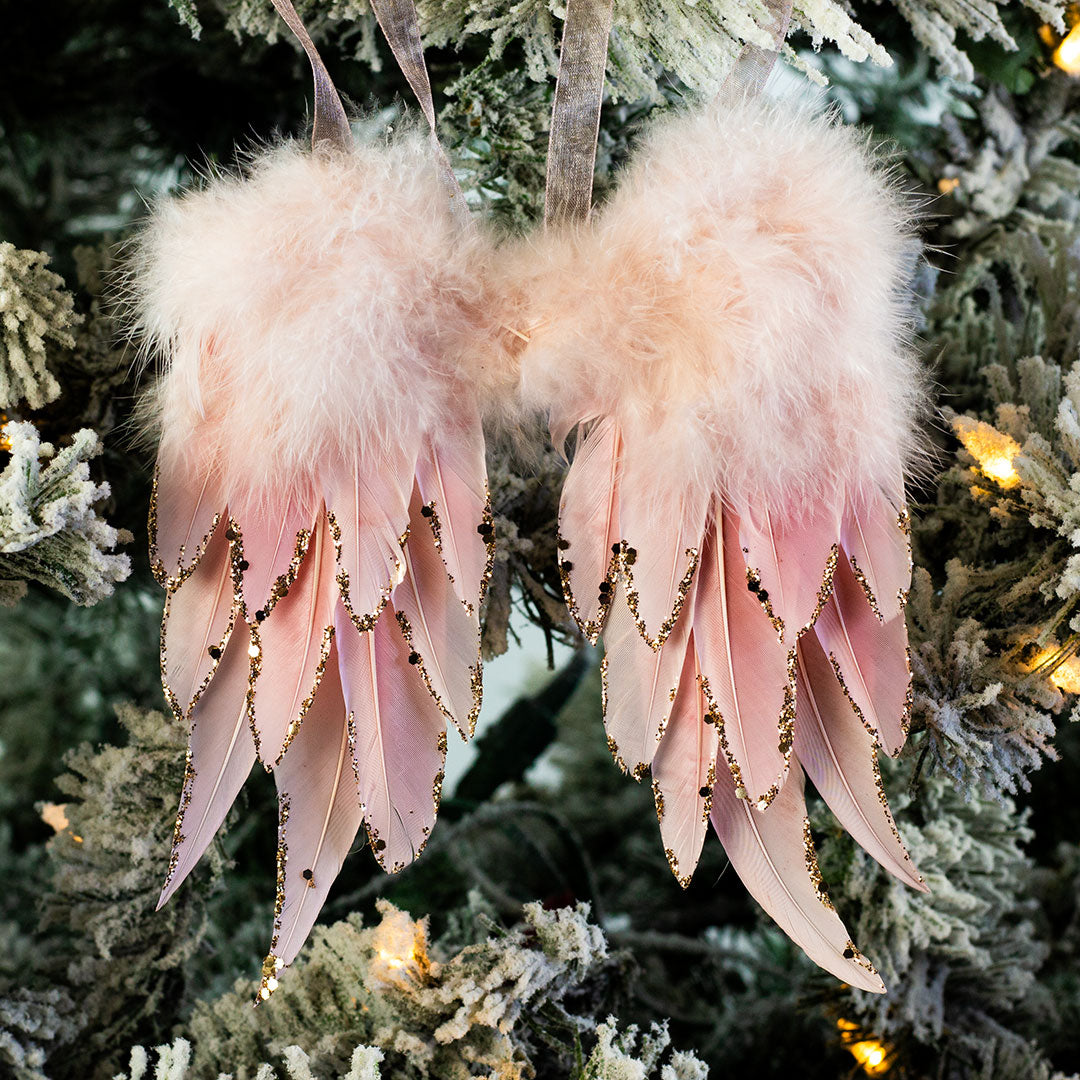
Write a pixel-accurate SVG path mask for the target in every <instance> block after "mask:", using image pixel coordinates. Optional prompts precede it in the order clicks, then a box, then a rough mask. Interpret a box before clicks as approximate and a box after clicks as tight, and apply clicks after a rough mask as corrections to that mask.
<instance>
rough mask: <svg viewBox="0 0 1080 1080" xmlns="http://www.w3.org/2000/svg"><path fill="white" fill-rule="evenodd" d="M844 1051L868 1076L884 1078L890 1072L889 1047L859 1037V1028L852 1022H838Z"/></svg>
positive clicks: (876, 1041) (874, 1040)
mask: <svg viewBox="0 0 1080 1080" xmlns="http://www.w3.org/2000/svg"><path fill="white" fill-rule="evenodd" d="M836 1026H837V1027H838V1028H839V1029H840V1032H841V1034H842V1039H843V1043H844V1049H845V1050H847V1051H848V1053H849V1054H851V1056H852V1057H853V1058H854V1059H855V1060H856V1061H857V1062H858V1063H859V1065H860V1066H861V1067H862V1070H863V1072H864V1073H866V1075H867V1076H883V1075H884V1074H885V1073H887V1072H888V1071H889V1047H888V1046H886V1045H885V1044H884V1043H883V1042H879V1041H878V1040H877V1039H873V1038H870V1039H860V1038H858V1037H857V1035H858V1031H859V1027H858V1025H857V1024H853V1023H852V1022H851V1021H850V1020H838V1021H837V1022H836Z"/></svg>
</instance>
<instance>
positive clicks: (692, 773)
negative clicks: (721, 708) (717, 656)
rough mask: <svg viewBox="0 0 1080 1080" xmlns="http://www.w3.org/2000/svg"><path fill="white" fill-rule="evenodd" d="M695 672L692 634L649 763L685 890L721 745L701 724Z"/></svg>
mask: <svg viewBox="0 0 1080 1080" xmlns="http://www.w3.org/2000/svg"><path fill="white" fill-rule="evenodd" d="M699 676H700V672H699V671H698V665H697V655H696V652H695V649H694V638H693V634H692V633H691V634H690V639H689V642H688V646H687V649H686V659H685V662H684V664H683V670H682V675H681V677H680V679H679V689H678V692H677V693H676V695H675V700H674V702H673V703H672V705H671V716H670V717H669V719H668V722H667V727H666V728H665V730H664V737H663V739H662V740H661V741H660V748H659V749H658V750H657V752H656V757H655V758H654V759H653V763H652V773H653V795H654V797H655V799H656V813H657V816H658V817H659V819H660V836H661V839H662V840H663V842H664V849H665V851H666V852H667V857H668V864H669V865H670V867H671V872H672V873H673V874H674V875H675V877H676V879H677V880H678V882H679V884H680V885H682V886H683V887H684V888H685V887H686V886H687V885H689V884H690V878H691V877H692V876H693V873H694V870H695V869H696V867H697V863H698V857H699V856H700V854H701V845H702V844H703V843H704V842H705V833H706V832H707V831H708V822H709V811H710V809H711V807H712V789H713V784H714V783H715V781H716V753H717V749H718V746H719V744H718V740H717V734H716V728H715V727H714V726H713V725H712V724H711V723H706V722H705V716H706V713H707V706H706V702H705V696H704V695H703V694H702V692H701V685H700V682H699ZM721 767H723V765H722V766H721ZM723 782H724V783H727V782H728V781H727V779H726V778H725V779H724V781H723Z"/></svg>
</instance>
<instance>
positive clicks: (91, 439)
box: [0, 422, 131, 604]
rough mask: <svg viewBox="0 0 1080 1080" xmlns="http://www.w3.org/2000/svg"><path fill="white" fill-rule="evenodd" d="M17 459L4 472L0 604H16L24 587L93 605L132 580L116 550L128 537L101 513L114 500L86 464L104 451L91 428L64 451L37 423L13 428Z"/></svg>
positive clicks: (9, 431) (9, 435) (9, 438)
mask: <svg viewBox="0 0 1080 1080" xmlns="http://www.w3.org/2000/svg"><path fill="white" fill-rule="evenodd" d="M3 433H4V438H5V440H6V443H7V449H8V451H9V453H10V460H9V461H8V463H7V466H6V467H5V468H4V470H3V472H0V586H3V588H2V589H0V599H2V598H5V597H6V598H7V599H9V600H11V599H17V598H18V596H19V595H20V594H21V593H22V592H23V591H25V582H27V581H37V582H40V583H41V584H43V585H47V586H49V587H50V588H52V589H55V590H56V591H57V592H59V593H62V594H63V595H64V596H66V597H68V598H69V599H71V600H74V601H75V602H76V603H77V604H93V603H95V602H96V601H98V600H100V599H101V598H102V597H103V596H108V595H109V594H110V593H111V592H112V591H113V586H114V585H115V584H116V583H117V582H120V581H123V580H124V579H125V578H127V576H128V574H129V573H130V572H131V563H130V560H129V559H128V557H127V555H122V554H115V553H112V551H111V549H112V548H114V547H115V546H116V545H117V543H119V542H120V541H121V540H122V539H123V536H122V535H121V533H119V532H118V531H117V530H116V529H114V528H113V527H112V526H111V525H109V524H107V523H106V522H105V521H104V520H103V519H102V518H101V517H100V515H99V514H98V511H97V509H96V504H97V503H98V502H100V501H101V500H102V499H104V498H106V497H107V496H108V494H109V486H108V484H96V483H94V481H93V480H92V479H91V478H90V468H89V465H88V464H87V463H88V461H89V460H90V458H92V457H94V456H95V455H96V454H98V453H100V452H101V442H100V440H99V439H98V437H97V435H96V434H95V433H94V432H93V431H91V430H90V429H89V428H84V429H83V430H82V431H78V432H76V433H75V435H74V436H73V438H72V442H71V445H70V446H67V447H65V448H64V449H62V450H60V451H59V452H57V451H56V450H55V448H54V447H53V446H52V445H50V444H49V443H43V442H42V441H41V438H40V436H39V435H38V432H37V429H36V428H35V427H34V426H33V424H30V423H25V422H22V423H15V422H12V423H9V424H7V425H6V426H5V427H4V429H3Z"/></svg>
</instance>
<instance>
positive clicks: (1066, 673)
mask: <svg viewBox="0 0 1080 1080" xmlns="http://www.w3.org/2000/svg"><path fill="white" fill-rule="evenodd" d="M1030 670H1031V671H1033V672H1038V673H1042V674H1045V675H1046V678H1047V679H1048V680H1049V681H1050V682H1051V683H1053V685H1054V686H1056V687H1057V688H1058V689H1059V690H1061V691H1062V692H1063V693H1066V694H1080V657H1078V656H1076V655H1075V654H1074V653H1072V652H1071V651H1070V650H1069V649H1067V648H1065V649H1063V648H1058V647H1054V648H1045V649H1042V650H1040V651H1039V652H1038V653H1037V654H1036V655H1035V658H1034V659H1033V660H1032V661H1031V663H1030Z"/></svg>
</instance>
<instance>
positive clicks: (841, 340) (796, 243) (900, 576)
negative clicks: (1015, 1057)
mask: <svg viewBox="0 0 1080 1080" xmlns="http://www.w3.org/2000/svg"><path fill="white" fill-rule="evenodd" d="M917 253H918V246H917V244H916V242H915V240H914V238H913V235H912V233H911V231H910V227H909V224H908V217H907V213H906V211H905V208H904V206H903V204H902V201H901V199H900V197H899V195H898V194H897V193H896V191H895V189H894V187H893V185H892V183H891V182H890V181H889V179H888V177H887V176H886V174H885V171H884V169H883V167H882V166H881V165H880V164H879V163H878V162H876V161H875V159H874V157H873V155H872V153H871V151H870V150H869V148H868V146H867V145H866V143H865V141H864V140H863V139H862V138H861V137H860V136H859V135H857V134H856V133H854V132H853V131H851V130H849V129H845V128H843V127H842V126H840V125H839V124H837V123H835V122H834V121H833V120H831V119H829V118H826V117H822V116H820V115H817V114H815V113H812V112H810V111H808V110H807V109H805V108H801V107H794V106H792V105H791V104H790V103H785V104H773V103H769V102H767V101H765V100H763V99H761V98H760V97H758V98H754V97H739V98H738V99H736V100H730V98H729V100H727V101H718V102H717V103H715V104H713V105H712V106H710V107H709V108H707V109H705V110H702V111H698V112H694V113H687V114H685V115H682V116H680V117H677V118H675V119H674V120H665V121H664V122H663V123H662V124H658V125H657V126H656V127H655V128H654V129H653V130H652V132H651V133H649V134H648V135H647V136H646V138H645V139H644V142H643V145H642V146H641V147H640V149H639V151H638V153H637V157H636V159H635V160H634V161H633V162H632V163H631V165H630V166H629V167H628V168H627V170H626V172H625V173H624V174H623V176H622V178H621V183H620V186H619V188H618V190H617V191H616V192H615V194H614V195H613V196H612V197H611V199H610V201H609V202H608V203H607V205H605V206H604V207H603V208H602V210H601V211H600V212H599V213H598V214H597V215H596V216H595V217H594V218H593V219H592V221H591V222H590V223H588V224H587V225H578V226H577V227H571V228H563V229H553V230H550V231H549V232H548V234H547V235H546V236H545V237H543V238H542V239H540V240H537V241H534V242H533V243H532V244H530V246H529V248H528V250H527V251H524V250H523V251H522V252H521V254H520V257H519V259H518V262H517V265H516V266H515V267H514V269H513V278H514V280H515V281H516V283H517V286H516V287H517V295H518V297H519V298H520V304H521V311H520V313H519V315H518V318H519V319H520V321H521V324H522V325H525V326H528V327H530V330H529V334H528V336H529V342H528V345H527V346H526V347H525V348H524V349H523V350H522V352H521V354H520V358H519V359H520V377H521V393H522V398H523V401H524V403H525V405H526V407H527V408H532V409H535V410H537V411H539V412H541V413H544V414H546V415H547V417H548V420H549V427H550V430H551V432H552V437H553V440H554V441H556V442H560V441H561V440H562V439H563V438H565V437H566V436H567V435H568V434H570V433H572V432H574V431H575V430H576V432H577V436H576V446H575V449H574V453H573V460H572V463H571V465H570V468H569V471H568V473H567V476H566V482H565V485H564V488H563V493H562V501H561V505H560V532H561V539H560V543H559V558H560V566H561V576H562V581H563V585H564V591H565V594H566V600H567V604H568V606H569V608H570V611H571V612H572V614H573V616H574V618H575V619H576V620H577V623H578V625H579V627H580V628H581V631H582V633H583V634H585V635H586V637H588V638H589V639H590V640H592V641H594V642H595V641H596V640H597V639H598V638H599V637H601V636H602V638H603V643H604V653H605V655H604V660H603V673H604V684H605V685H604V700H605V726H606V728H607V734H608V743H609V746H610V747H611V750H612V753H613V755H614V756H615V758H616V761H617V762H618V763H619V764H620V766H621V767H623V768H624V769H625V770H626V771H628V772H630V773H632V774H633V775H634V776H635V777H637V778H638V779H640V778H642V777H643V776H644V775H645V774H646V772H648V771H649V770H650V768H651V771H652V777H653V789H654V793H655V795H656V803H657V812H658V816H659V818H660V827H661V835H662V839H663V843H664V846H665V849H666V850H667V855H668V859H669V862H670V863H671V868H672V870H673V872H674V873H675V876H676V877H677V878H678V879H679V881H680V882H682V883H683V884H686V883H688V882H689V880H690V876H691V874H692V873H693V870H694V867H695V866H696V864H697V860H698V855H699V852H700V850H701V846H702V843H703V841H704V837H705V832H706V823H707V821H708V820H709V819H710V818H711V820H712V822H713V825H714V827H715V829H716V832H717V833H718V835H719V837H720V839H721V841H722V842H723V844H724V846H725V848H726V849H727V852H728V855H729V857H730V858H731V861H732V863H733V865H734V866H735V869H736V871H737V872H738V873H739V875H740V876H741V877H742V878H743V880H744V881H745V882H746V884H747V887H748V888H749V889H750V891H751V892H752V893H753V895H754V896H755V897H756V898H757V899H758V901H759V902H760V903H761V904H762V906H763V907H764V908H765V909H766V911H768V913H769V914H770V915H771V916H772V917H773V918H774V919H775V920H776V921H777V922H778V923H779V925H780V926H781V927H782V928H783V929H784V930H785V931H786V932H787V933H788V934H789V935H790V936H791V937H792V938H793V939H794V940H795V941H796V942H797V943H798V944H799V945H801V946H802V947H803V949H804V950H805V951H806V952H807V953H808V954H809V955H810V956H811V957H812V958H813V959H814V960H815V961H816V962H817V963H818V964H820V965H821V966H823V967H825V968H827V969H828V970H830V971H832V972H833V973H835V974H837V975H838V976H840V977H841V978H843V979H845V980H846V981H848V982H849V983H851V984H852V985H855V986H859V987H862V988H863V989H867V990H876V991H881V990H882V989H883V987H882V985H881V981H880V979H878V977H877V975H876V974H875V973H874V972H873V968H872V967H871V966H870V964H869V962H868V961H867V960H866V959H865V958H864V957H863V956H862V954H861V953H859V952H858V950H857V949H856V948H855V946H854V945H853V944H852V943H851V942H850V941H849V940H848V937H847V934H846V932H845V931H844V930H843V927H842V925H841V924H840V921H839V918H838V916H837V915H836V912H835V911H834V910H833V909H832V905H831V903H829V902H828V897H827V893H826V892H824V891H823V890H822V889H820V888H818V887H817V884H819V883H820V876H819V875H817V871H816V860H815V858H814V857H813V844H812V839H811V837H810V834H809V827H808V825H806V814H805V804H804V802H803V795H802V789H803V775H804V771H805V773H807V774H809V775H810V777H811V779H812V780H813V782H814V784H815V786H816V787H817V789H818V790H819V792H820V793H821V794H822V796H823V797H824V798H825V800H826V802H827V803H828V805H829V806H830V807H831V808H832V810H833V812H834V813H835V814H836V816H837V817H838V819H839V820H840V822H841V823H842V824H843V825H844V826H845V827H846V828H847V829H848V830H849V831H850V832H851V833H852V835H853V836H854V837H855V838H856V839H857V840H858V841H859V843H860V844H862V845H863V846H864V847H865V848H866V850H867V851H868V852H869V853H870V854H871V855H873V856H874V857H875V858H876V859H878V860H879V861H880V862H881V863H882V864H883V865H884V866H885V867H886V868H888V869H889V870H891V871H892V872H893V873H895V874H896V875H897V876H898V877H899V878H901V879H902V880H904V881H906V882H907V883H908V884H910V885H912V886H913V887H915V888H920V889H921V888H924V886H923V884H922V882H921V879H920V878H919V877H918V875H917V873H916V871H915V870H914V868H913V867H912V866H911V863H910V860H909V859H908V856H907V853H906V852H905V851H904V848H903V844H902V843H901V841H900V838H899V834H898V833H897V831H896V827H895V825H894V823H893V821H892V818H891V816H890V815H889V811H888V808H887V806H886V804H885V799H884V794H883V791H882V787H881V780H880V775H879V773H878V766H877V752H878V749H879V748H881V749H884V750H885V751H886V752H887V753H889V754H896V753H898V752H899V750H900V748H901V746H902V744H903V741H904V737H905V734H906V727H907V719H908V712H909V709H910V672H909V666H908V655H907V631H906V626H905V621H904V610H903V609H904V602H905V599H906V592H907V588H908V585H909V581H910V575H911V560H910V553H909V545H908V535H907V513H906V510H905V507H904V484H903V471H904V469H905V467H907V466H908V465H909V464H910V463H911V461H912V459H913V458H914V457H915V456H916V455H917V453H918V446H917V440H916V436H915V434H914V432H915V427H916V421H917V417H918V415H919V412H920V409H921V408H922V403H923V390H922V381H921V377H920V375H919V372H918V369H917V365H916V362H915V360H914V359H913V355H912V352H911V350H910V348H909V345H908V341H909V320H908V314H907V310H908V308H907V300H906V295H905V293H906V289H905V286H906V281H907V277H908V275H909V273H910V271H911V269H912V267H913V265H914V261H915V259H916V258H917Z"/></svg>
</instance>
